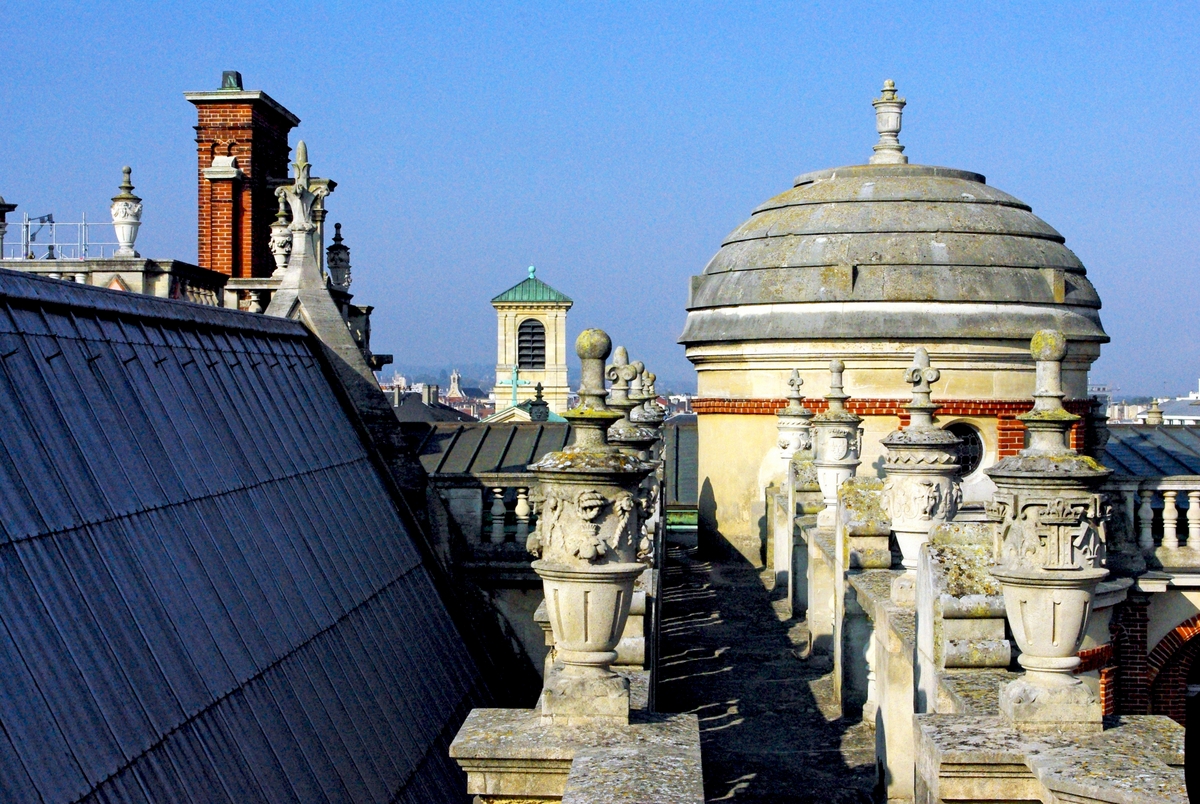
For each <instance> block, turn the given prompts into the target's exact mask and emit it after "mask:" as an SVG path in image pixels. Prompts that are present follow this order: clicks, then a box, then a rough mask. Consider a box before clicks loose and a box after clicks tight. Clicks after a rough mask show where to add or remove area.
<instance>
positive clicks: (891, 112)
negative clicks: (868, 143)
mask: <svg viewBox="0 0 1200 804" xmlns="http://www.w3.org/2000/svg"><path fill="white" fill-rule="evenodd" d="M871 105H872V106H874V107H875V130H876V131H878V132H879V142H877V143H876V144H875V155H874V156H872V157H871V164H872V165H907V164H908V157H907V156H905V155H904V146H903V145H901V144H900V139H899V134H900V117H901V115H902V114H903V113H904V106H905V101H904V98H898V97H896V82H895V81H893V80H892V79H890V78H889V79H888V80H886V81H884V82H883V92H882V97H879V98H876V99H875V100H873V101H871Z"/></svg>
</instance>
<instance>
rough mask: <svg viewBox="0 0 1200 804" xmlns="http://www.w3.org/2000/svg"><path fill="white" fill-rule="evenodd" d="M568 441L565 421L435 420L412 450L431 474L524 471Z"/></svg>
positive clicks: (569, 432) (569, 431)
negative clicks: (467, 421) (449, 421)
mask: <svg viewBox="0 0 1200 804" xmlns="http://www.w3.org/2000/svg"><path fill="white" fill-rule="evenodd" d="M572 441H574V432H573V431H572V428H571V425H569V424H566V423H558V422H540V423H535V422H511V423H504V424H482V423H471V424H440V423H439V424H434V425H431V427H430V429H429V431H428V432H427V433H425V435H424V437H423V438H422V439H421V440H420V443H419V445H418V447H417V449H416V452H417V457H418V458H420V460H421V464H422V465H423V466H424V467H425V471H426V472H428V473H429V474H431V475H455V474H479V473H480V472H524V471H525V467H527V466H528V465H529V464H531V463H535V462H536V461H538V460H540V459H541V457H542V456H543V455H545V454H546V453H548V452H556V451H558V450H560V449H562V448H563V447H564V446H566V445H567V444H570V443H571V442H572Z"/></svg>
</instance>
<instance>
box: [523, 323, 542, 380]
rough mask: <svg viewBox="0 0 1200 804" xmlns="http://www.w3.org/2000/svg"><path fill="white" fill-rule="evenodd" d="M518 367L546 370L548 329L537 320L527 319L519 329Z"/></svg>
mask: <svg viewBox="0 0 1200 804" xmlns="http://www.w3.org/2000/svg"><path fill="white" fill-rule="evenodd" d="M517 367H518V368H523V369H544V368H546V328H545V327H544V326H542V322H541V321H538V320H537V319H534V318H527V319H525V320H524V321H522V322H521V326H520V327H518V328H517Z"/></svg>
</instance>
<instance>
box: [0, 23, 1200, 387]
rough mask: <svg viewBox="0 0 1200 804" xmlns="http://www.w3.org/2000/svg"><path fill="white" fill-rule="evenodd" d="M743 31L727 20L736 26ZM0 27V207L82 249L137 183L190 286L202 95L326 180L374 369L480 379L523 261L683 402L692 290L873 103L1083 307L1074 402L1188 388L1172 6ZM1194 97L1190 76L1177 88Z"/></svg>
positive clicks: (831, 162)
mask: <svg viewBox="0 0 1200 804" xmlns="http://www.w3.org/2000/svg"><path fill="white" fill-rule="evenodd" d="M738 5H742V7H741V8H738V7H737V6H738ZM9 11H10V13H8V14H6V15H5V22H4V25H3V27H2V28H0V53H3V57H4V64H5V69H4V76H5V78H4V90H3V103H0V132H2V134H0V166H2V168H0V194H2V195H3V196H4V197H5V198H6V199H8V200H9V201H10V202H13V201H15V202H17V203H19V204H20V207H19V209H18V213H20V212H29V213H31V214H40V213H43V212H48V211H53V212H54V213H55V215H56V217H58V218H59V219H60V220H65V219H71V220H73V219H77V217H78V214H79V212H81V211H82V212H86V213H87V214H88V216H89V218H93V219H96V220H102V219H104V218H105V216H106V210H107V203H108V198H109V197H110V196H111V195H113V193H114V191H115V187H116V185H117V183H118V182H119V179H120V167H121V166H122V165H124V164H130V165H132V166H133V167H134V183H135V184H136V185H137V192H138V194H139V195H141V196H142V197H143V198H144V199H145V206H146V212H145V217H144V221H145V222H144V224H143V226H142V233H141V236H140V238H139V241H138V245H139V247H140V250H141V251H142V253H143V254H147V255H148V256H164V257H167V256H169V257H176V258H182V259H187V260H194V259H195V254H196V240H195V225H196V223H195V192H196V190H195V178H194V176H195V173H194V171H195V146H194V142H193V132H192V129H191V127H192V126H193V125H194V124H195V112H194V109H193V107H192V106H191V105H190V104H188V103H187V102H185V101H184V99H183V97H182V93H183V92H184V91H185V90H196V89H210V88H216V86H217V85H218V82H219V78H220V73H221V71H222V70H225V69H236V70H240V71H241V73H242V74H243V76H244V77H245V80H246V86H247V88H248V89H250V88H252V89H263V90H266V91H267V92H268V93H270V94H271V95H272V96H273V97H275V98H276V99H277V100H279V101H280V102H281V103H283V104H284V105H286V106H287V107H288V108H290V109H291V110H292V111H294V112H295V113H296V114H297V115H298V116H299V117H300V118H301V119H302V121H303V122H302V124H301V126H300V128H299V129H298V130H297V131H296V132H295V133H294V134H293V140H292V141H293V144H294V143H295V141H296V139H298V138H303V139H305V140H306V141H307V143H308V145H309V154H310V160H311V161H312V163H313V165H314V172H315V173H316V174H317V175H320V176H328V177H331V178H334V179H336V180H337V182H338V184H339V186H338V189H337V192H336V193H335V194H334V195H333V197H332V198H331V199H330V203H329V207H330V209H331V218H330V220H331V221H341V222H342V223H343V224H344V234H345V235H346V240H347V244H348V245H350V246H351V248H352V256H353V263H354V266H355V282H354V291H355V292H356V293H357V294H358V296H357V298H358V301H360V302H362V303H366V304H374V305H375V306H376V309H377V313H376V315H375V318H374V319H373V320H374V336H373V337H374V345H375V346H376V348H377V349H378V350H379V351H391V352H394V353H395V354H396V357H397V361H398V363H400V364H401V365H404V364H409V365H411V364H414V363H415V364H425V365H436V364H444V365H445V366H447V367H450V366H452V365H453V364H455V363H460V362H462V363H465V362H474V363H488V362H491V361H493V360H494V359H495V358H494V350H495V320H494V315H493V311H492V309H491V307H490V306H489V305H488V299H489V298H490V297H491V296H492V295H494V294H496V293H498V292H500V291H502V290H504V289H505V288H507V287H508V286H509V285H511V284H514V283H515V282H517V281H519V280H520V279H521V278H522V277H523V276H524V275H525V268H526V266H527V265H529V264H531V263H532V264H534V265H536V266H537V267H538V271H539V276H541V277H542V278H544V279H545V280H546V281H548V282H549V283H551V284H552V285H554V286H555V287H557V288H559V289H560V290H562V291H563V292H565V293H567V294H568V295H570V296H572V297H573V298H574V299H575V300H576V306H575V308H574V310H572V312H571V315H570V321H571V330H572V332H571V335H572V337H573V336H574V333H576V332H578V331H579V330H580V329H582V328H584V327H587V326H600V327H603V328H605V329H607V330H609V331H610V332H611V333H612V335H613V337H614V340H615V341H616V342H617V343H624V344H626V345H627V346H628V347H629V350H630V352H631V354H632V355H633V357H634V358H635V359H637V358H640V359H644V360H645V361H646V362H647V363H648V364H649V365H650V366H651V367H652V368H654V369H657V370H658V371H659V374H660V375H661V376H663V377H666V378H669V379H671V380H673V382H672V384H675V385H678V384H683V383H686V382H692V381H693V380H692V377H693V376H694V375H693V374H692V372H691V369H690V365H689V364H688V363H687V361H686V360H685V359H684V357H683V350H682V348H681V347H679V346H678V345H676V344H675V339H676V338H677V337H678V335H679V333H680V331H681V329H682V325H683V319H684V309H683V306H684V302H685V299H686V289H687V281H688V276H689V275H691V274H695V273H699V272H700V271H701V270H702V269H703V267H704V265H705V263H706V262H707V261H708V259H709V258H710V257H711V256H712V254H713V253H714V252H715V251H716V249H717V248H718V247H719V245H720V243H721V240H722V238H723V237H724V236H725V235H726V234H727V233H728V232H729V231H730V230H732V229H733V228H734V227H736V226H737V225H738V224H739V223H741V222H742V221H743V220H744V219H745V218H746V217H748V215H749V213H750V211H751V209H753V208H754V206H756V205H757V204H758V203H760V202H761V201H763V200H765V199H766V198H768V197H770V196H772V195H774V194H776V193H778V192H780V191H782V190H784V189H786V188H787V187H789V186H790V184H791V179H792V178H793V177H794V176H795V175H797V174H799V173H801V172H805V171H808V170H814V169H819V168H823V167H831V166H836V165H843V164H854V163H861V162H863V161H865V159H866V158H867V157H868V156H869V155H870V153H871V150H870V148H871V145H872V143H873V142H874V141H875V135H874V131H873V125H874V122H873V116H872V110H871V106H870V100H871V98H872V97H874V96H875V95H876V94H877V93H878V89H879V86H880V82H881V80H882V79H883V78H894V79H895V80H896V82H897V84H898V85H899V88H900V90H901V94H902V95H904V96H905V97H907V99H908V102H909V105H908V108H907V109H906V111H905V116H904V132H903V134H902V136H901V139H902V142H904V143H905V145H906V146H907V148H908V150H907V153H908V154H909V156H910V158H911V159H912V161H913V162H919V163H927V164H940V165H949V166H953V167H959V168H965V169H970V170H975V171H978V172H981V173H984V174H986V175H987V177H988V181H989V183H991V184H994V185H996V186H998V187H1000V188H1001V189H1003V190H1006V191H1008V192H1010V193H1012V194H1014V195H1016V196H1018V197H1019V198H1021V199H1023V200H1025V201H1026V202H1027V203H1029V204H1031V205H1032V206H1033V208H1034V211H1035V212H1036V213H1037V214H1039V215H1040V216H1041V217H1043V218H1044V219H1046V220H1047V221H1049V222H1050V223H1051V224H1052V225H1053V226H1055V227H1056V228H1057V229H1058V230H1059V231H1060V232H1062V233H1063V234H1064V235H1065V236H1066V238H1067V245H1068V246H1069V247H1071V248H1072V249H1074V250H1075V252H1076V253H1077V254H1078V255H1079V256H1080V257H1081V258H1082V260H1083V261H1084V264H1085V265H1087V267H1088V271H1089V275H1090V277H1091V279H1092V281H1093V282H1094V283H1095V285H1096V287H1097V288H1098V289H1099V291H1100V294H1101V297H1102V299H1103V300H1104V309H1103V311H1102V315H1103V320H1104V324H1105V327H1106V328H1107V330H1108V332H1109V334H1110V335H1111V336H1112V339H1113V342H1112V343H1111V344H1109V345H1108V346H1106V347H1105V348H1104V352H1103V356H1102V357H1101V359H1100V361H1099V362H1098V363H1097V364H1096V366H1095V368H1094V371H1093V374H1092V379H1093V381H1108V382H1111V383H1114V384H1116V385H1118V386H1120V387H1121V389H1122V391H1123V392H1124V393H1151V392H1154V393H1165V392H1171V393H1177V392H1183V391H1186V390H1189V389H1193V388H1195V386H1196V381H1197V378H1198V377H1200V337H1197V336H1198V334H1200V332H1198V329H1200V327H1198V325H1197V315H1196V311H1197V308H1198V302H1200V286H1198V283H1197V281H1196V276H1197V265H1196V262H1197V256H1196V255H1197V254H1198V253H1200V239H1198V237H1197V220H1198V218H1200V215H1198V210H1197V204H1196V188H1197V184H1198V182H1197V170H1196V163H1197V132H1198V131H1200V120H1198V117H1200V115H1198V112H1197V108H1198V104H1197V101H1196V97H1197V95H1198V90H1197V86H1196V84H1197V79H1198V77H1200V70H1197V69H1196V68H1197V66H1200V59H1198V58H1197V56H1198V50H1200V48H1198V47H1197V45H1198V44H1200V25H1197V8H1196V5H1195V3H1194V2H1192V3H1179V4H1172V3H1166V2H1158V3H1139V4H1135V3H1121V4H1111V5H1082V4H1081V5H1070V4H1062V3H1044V2H1038V3H1024V4H1018V3H1004V4H1000V3H992V4H983V3H980V4H971V3H961V2H955V3H947V4H937V3H929V2H913V3H904V2H888V3H880V4H865V3H853V2H833V3H804V4H786V3H778V2H776V3H764V4H760V5H752V4H731V3H719V4H703V3H695V2H690V3H686V4H685V3H680V4H672V5H662V4H642V3H639V4H628V5H626V4H615V3H605V4H581V3H546V4H534V3H522V4H515V5H500V4H495V3H479V4H476V5H457V4H452V3H430V4H423V5H422V4H401V3H383V4H371V3H345V4H339V3H322V4H311V5H304V4H302V5H287V6H285V5H284V4H260V5H255V4H251V3H211V2H206V3H202V4H184V3H170V4H165V3H163V4H158V3H121V4H109V3H105V4H90V7H89V8H86V9H81V8H77V7H74V5H70V6H69V5H67V4H60V3H52V2H44V1H43V2H39V3H36V4H34V5H28V6H25V7H23V8H22V9H21V10H20V13H16V12H17V9H16V8H15V7H14V8H12V9H10V10H9ZM1189 68H1190V69H1189Z"/></svg>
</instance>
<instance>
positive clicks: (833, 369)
mask: <svg viewBox="0 0 1200 804" xmlns="http://www.w3.org/2000/svg"><path fill="white" fill-rule="evenodd" d="M845 370H846V364H845V363H843V362H842V361H840V360H832V361H830V363H829V371H830V373H831V374H841V373H842V372H843V371H845Z"/></svg>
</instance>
